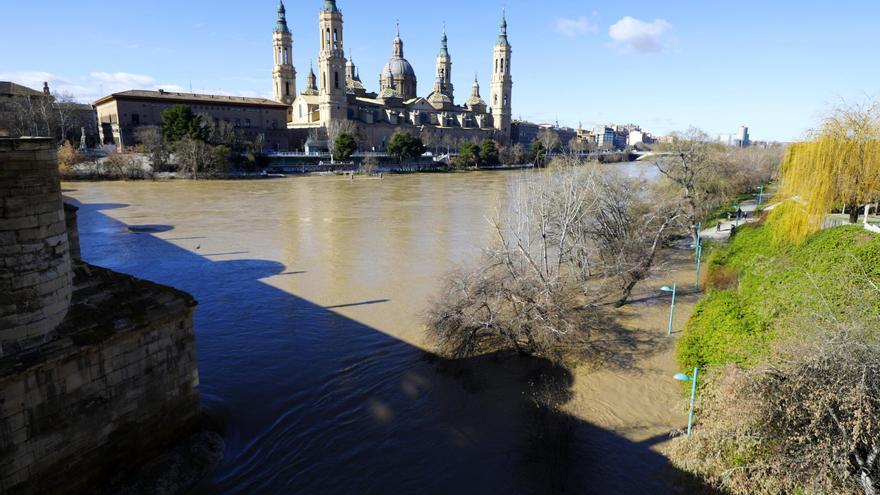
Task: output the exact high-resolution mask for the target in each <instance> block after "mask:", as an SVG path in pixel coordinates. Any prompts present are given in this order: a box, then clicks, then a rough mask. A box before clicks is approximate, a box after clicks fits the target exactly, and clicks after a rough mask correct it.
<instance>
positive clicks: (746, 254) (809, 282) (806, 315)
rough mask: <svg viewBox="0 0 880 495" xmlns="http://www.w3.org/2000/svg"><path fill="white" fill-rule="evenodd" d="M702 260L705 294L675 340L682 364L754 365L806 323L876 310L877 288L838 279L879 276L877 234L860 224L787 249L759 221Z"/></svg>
mask: <svg viewBox="0 0 880 495" xmlns="http://www.w3.org/2000/svg"><path fill="white" fill-rule="evenodd" d="M707 265H708V274H707V280H706V283H707V287H708V293H707V294H706V296H705V297H704V298H703V299H702V300H701V301H700V302H699V303H698V304H697V307H696V308H695V310H694V314H693V316H692V317H691V319H690V320H689V321H688V324H687V327H686V329H685V333H684V335H683V337H682V338H681V339H680V340H679V343H678V349H677V353H678V359H679V362H680V363H681V365H682V366H683V368H684V369H691V368H693V367H700V368H705V367H707V366H716V365H723V364H728V363H734V364H742V365H748V364H752V363H755V362H756V361H758V360H760V359H761V358H762V357H765V356H766V355H767V353H768V352H769V351H770V348H771V344H772V343H773V342H774V341H775V340H777V339H778V338H780V337H781V336H783V335H785V334H788V333H791V332H797V328H798V327H799V325H803V324H804V323H805V322H807V321H810V320H812V321H816V320H817V319H820V318H832V319H833V318H837V317H843V315H844V313H847V314H851V311H852V307H853V306H856V307H861V308H863V310H864V311H868V312H880V298H877V297H876V292H874V293H873V296H871V294H869V293H865V291H864V289H857V288H855V285H856V284H854V285H849V284H845V283H841V280H846V279H850V280H856V279H859V280H864V279H869V280H877V279H878V278H880V236H877V235H875V234H871V233H869V232H866V231H865V230H864V229H862V228H861V227H855V226H854V227H840V228H836V229H831V230H826V231H823V232H820V233H818V234H816V235H814V236H812V237H811V238H809V239H808V240H807V241H806V242H805V243H803V244H802V245H799V246H792V247H779V246H776V245H774V243H773V241H772V240H771V236H770V232H769V230H768V229H767V228H766V227H764V226H747V227H742V228H740V229H738V231H737V233H736V234H735V235H734V237H733V238H732V239H731V241H730V243H729V244H727V245H724V246H719V247H716V248H715V249H713V250H712V252H711V253H710V255H709V258H708V260H707ZM857 285H859V286H861V285H864V284H857ZM845 310H848V311H845Z"/></svg>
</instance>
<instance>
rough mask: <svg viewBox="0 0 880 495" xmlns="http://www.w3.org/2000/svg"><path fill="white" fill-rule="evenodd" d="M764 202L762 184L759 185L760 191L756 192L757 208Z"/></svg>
mask: <svg viewBox="0 0 880 495" xmlns="http://www.w3.org/2000/svg"><path fill="white" fill-rule="evenodd" d="M763 202H764V184H761V189H760V190H759V191H758V207H760V206H761V203H763Z"/></svg>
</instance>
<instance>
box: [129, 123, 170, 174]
mask: <svg viewBox="0 0 880 495" xmlns="http://www.w3.org/2000/svg"><path fill="white" fill-rule="evenodd" d="M135 139H136V140H137V141H138V142H139V143H141V144H142V145H143V147H144V153H145V154H146V155H147V156H148V157H149V158H150V165H151V166H152V168H153V171H154V172H158V171H159V169H161V168H162V167H164V166H165V165H167V164H168V158H169V157H168V149H167V148H166V147H165V139H164V137H163V136H162V131H161V129H159V127H156V126H142V127H139V128H138V129H137V130H136V131H135Z"/></svg>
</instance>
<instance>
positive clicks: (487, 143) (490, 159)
mask: <svg viewBox="0 0 880 495" xmlns="http://www.w3.org/2000/svg"><path fill="white" fill-rule="evenodd" d="M498 162H499V155H498V145H497V144H496V143H495V141H493V140H491V139H484V140H483V142H482V143H480V165H482V166H488V167H491V166H495V165H498Z"/></svg>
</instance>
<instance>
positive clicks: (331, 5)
mask: <svg viewBox="0 0 880 495" xmlns="http://www.w3.org/2000/svg"><path fill="white" fill-rule="evenodd" d="M324 12H339V9H338V8H336V0H324Z"/></svg>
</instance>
